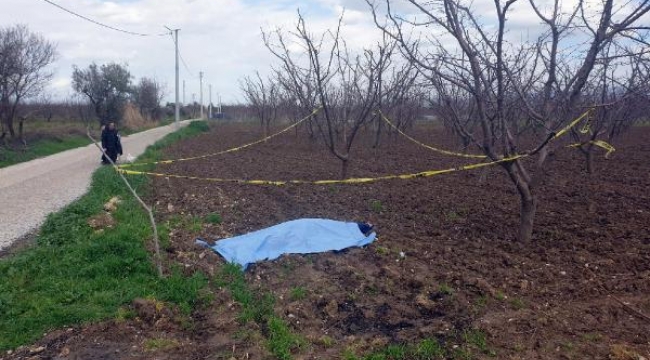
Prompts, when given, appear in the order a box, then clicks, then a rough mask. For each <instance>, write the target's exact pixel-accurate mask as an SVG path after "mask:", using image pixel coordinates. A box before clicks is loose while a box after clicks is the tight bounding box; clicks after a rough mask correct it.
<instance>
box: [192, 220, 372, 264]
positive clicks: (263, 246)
mask: <svg viewBox="0 0 650 360" xmlns="http://www.w3.org/2000/svg"><path fill="white" fill-rule="evenodd" d="M375 237H376V234H375V233H374V232H373V233H371V234H370V235H368V236H366V235H364V234H363V233H362V232H361V230H359V226H358V225H357V223H354V222H344V221H335V220H327V219H298V220H292V221H287V222H284V223H281V224H278V225H274V226H271V227H269V228H266V229H262V230H258V231H255V232H252V233H248V234H245V235H240V236H235V237H232V238H228V239H223V240H219V241H217V242H216V243H215V244H214V246H211V248H212V249H214V250H215V251H216V252H218V253H219V254H221V256H223V257H224V258H225V259H226V261H228V262H234V263H237V264H240V265H241V266H242V267H243V268H244V269H246V267H247V266H248V265H249V264H252V263H255V262H257V261H261V260H273V259H277V258H278V257H280V255H282V254H310V253H320V252H326V251H338V250H343V249H346V248H349V247H361V246H365V245H367V244H370V243H371V242H373V241H374V240H375ZM198 242H199V243H204V242H201V241H200V240H199V241H198Z"/></svg>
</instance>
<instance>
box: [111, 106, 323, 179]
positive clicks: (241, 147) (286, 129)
mask: <svg viewBox="0 0 650 360" xmlns="http://www.w3.org/2000/svg"><path fill="white" fill-rule="evenodd" d="M321 108H322V107H317V108H316V109H314V111H312V112H311V114H309V115H307V116H306V117H304V118H302V119H300V120H298V121H297V122H295V123H293V124H291V125H289V126H287V127H286V128H284V129H282V130H280V131H278V132H276V133H274V134H271V135H269V136H267V137H264V138H262V139H259V140H257V141H253V142H252V143H248V144H245V145H241V146H237V147H234V148H230V149H226V150H222V151H219V152H216V153H211V154H206V155H200V156H194V157H188V158H182V159H170V160H159V161H152V162H142V163H132V164H121V165H117V167H118V168H121V169H126V168H132V167H135V166H144V165H158V164H171V163H175V162H179V161H190V160H198V159H205V158H208V157H213V156H218V155H223V154H227V153H231V152H235V151H239V150H243V149H245V148H248V147H251V146H253V145H257V144H260V143H263V142H265V141H268V140H270V139H272V138H274V137H276V136H278V135H281V134H284V133H285V132H287V131H289V130H291V129H293V128H294V127H296V126H298V125H300V124H301V123H303V122H304V121H306V120H307V119H309V118H311V117H312V116H314V115H316V114H317V113H318V112H319V111H320V109H321Z"/></svg>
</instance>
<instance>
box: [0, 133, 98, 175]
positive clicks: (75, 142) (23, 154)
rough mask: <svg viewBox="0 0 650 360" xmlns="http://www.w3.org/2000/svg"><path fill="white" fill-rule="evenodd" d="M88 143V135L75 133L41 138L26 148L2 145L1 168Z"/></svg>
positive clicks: (0, 152) (0, 154)
mask: <svg viewBox="0 0 650 360" xmlns="http://www.w3.org/2000/svg"><path fill="white" fill-rule="evenodd" d="M88 144H90V140H88V138H87V137H84V136H80V135H74V136H70V137H66V138H64V139H58V138H54V139H43V140H39V141H37V142H36V143H34V144H33V145H29V146H28V147H27V148H25V149H17V150H10V149H7V148H4V147H0V168H3V167H7V166H11V165H15V164H18V163H21V162H25V161H30V160H34V159H37V158H40V157H43V156H48V155H52V154H56V153H59V152H62V151H66V150H70V149H74V148H78V147H81V146H86V145H88Z"/></svg>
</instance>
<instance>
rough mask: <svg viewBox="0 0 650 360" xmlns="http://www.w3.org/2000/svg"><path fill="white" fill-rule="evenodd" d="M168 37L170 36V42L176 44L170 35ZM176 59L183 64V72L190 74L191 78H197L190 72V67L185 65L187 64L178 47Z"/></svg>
mask: <svg viewBox="0 0 650 360" xmlns="http://www.w3.org/2000/svg"><path fill="white" fill-rule="evenodd" d="M169 36H171V38H172V41H174V42H176V40H175V39H174V37H173V36H172V34H171V33H170V34H169ZM178 57H179V58H180V59H181V63H183V67H184V68H185V70H187V72H188V73H189V74H190V76H191V77H193V78H196V77H198V76H196V75H195V74H194V72H193V71H192V70H190V67H189V66H188V65H187V63H186V62H185V59H184V58H183V54H181V49H180V47H178Z"/></svg>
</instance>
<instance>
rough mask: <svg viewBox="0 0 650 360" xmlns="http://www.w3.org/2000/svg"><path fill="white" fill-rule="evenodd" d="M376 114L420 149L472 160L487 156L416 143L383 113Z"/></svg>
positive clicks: (416, 141) (379, 111) (378, 111)
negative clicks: (420, 147)
mask: <svg viewBox="0 0 650 360" xmlns="http://www.w3.org/2000/svg"><path fill="white" fill-rule="evenodd" d="M377 113H378V114H379V116H381V118H382V120H384V121H385V122H386V123H387V124H388V125H390V126H391V127H392V128H393V129H395V131H397V132H398V133H399V134H400V135H402V136H404V137H405V138H407V139H409V140H410V141H412V142H414V143H416V144H418V145H420V146H422V147H424V148H427V149H429V150H431V151H435V152H437V153H440V154H444V155H451V156H459V157H464V158H472V159H487V156H485V155H473V154H463V153H459V152H454V151H449V150H444V149H439V148H436V147H433V146H431V145H427V144H425V143H423V142H420V141H418V140H416V139H414V138H412V137H410V136H409V135H407V134H406V133H405V132H403V131H402V130H400V129H399V128H398V127H397V126H396V125H395V124H393V123H392V122H391V121H390V120H389V119H388V118H387V117H386V115H384V113H383V112H382V111H381V110H377Z"/></svg>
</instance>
